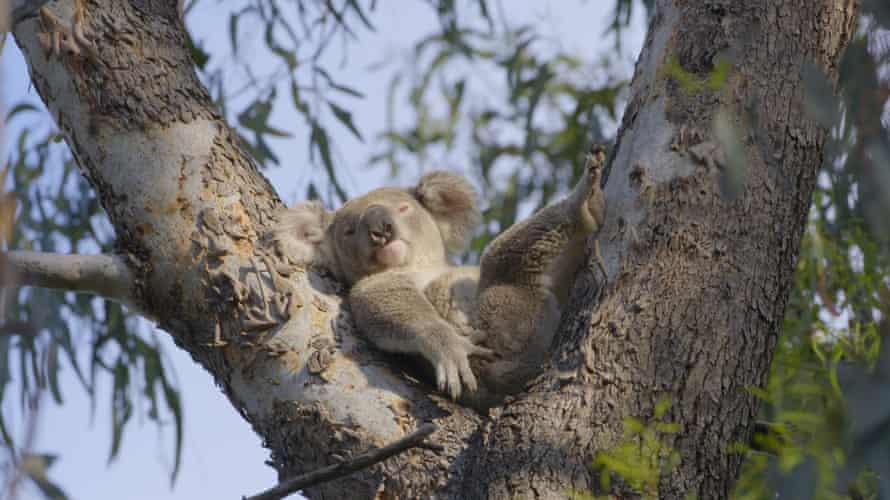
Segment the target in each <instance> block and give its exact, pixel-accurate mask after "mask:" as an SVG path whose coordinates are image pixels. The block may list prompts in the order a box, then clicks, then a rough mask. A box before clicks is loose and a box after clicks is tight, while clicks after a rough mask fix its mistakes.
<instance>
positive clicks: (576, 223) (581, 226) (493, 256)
mask: <svg viewBox="0 0 890 500" xmlns="http://www.w3.org/2000/svg"><path fill="white" fill-rule="evenodd" d="M604 158H605V154H604V153H603V152H602V151H597V152H596V153H594V154H591V155H589V156H588V158H587V161H586V164H585V169H584V174H583V175H582V177H581V180H579V181H578V184H577V185H576V186H575V188H574V189H573V190H572V192H571V193H570V194H569V196H567V197H566V198H565V199H563V200H561V201H559V202H557V203H554V204H553V205H550V206H548V207H545V208H543V209H542V210H540V211H538V212H537V213H535V214H533V215H532V216H530V217H529V218H528V219H526V220H524V221H522V222H519V223H518V224H515V225H513V227H511V228H510V229H508V230H507V231H505V232H503V233H501V235H499V236H498V237H497V238H495V240H494V241H493V242H492V243H491V244H490V245H489V246H488V248H487V249H486V251H485V254H484V255H483V256H482V262H481V265H480V278H479V292H480V293H482V292H484V290H485V289H486V288H488V287H490V286H493V285H495V284H512V285H517V286H520V287H523V288H537V289H547V290H550V291H554V292H559V293H557V296H558V298H560V299H562V298H563V296H564V295H565V292H564V291H563V290H556V289H557V288H559V287H560V286H561V285H564V284H565V283H564V282H565V281H566V280H561V279H560V280H557V279H556V278H564V277H569V276H571V274H573V273H574V272H575V271H577V266H578V265H580V264H581V261H582V260H583V257H584V254H585V250H586V249H585V243H586V239H587V237H588V236H590V235H592V234H595V233H596V232H598V231H599V229H600V228H601V227H602V225H603V222H604V220H605V212H606V207H605V197H604V196H603V192H602V189H601V188H600V185H599V184H600V176H601V173H602V163H603V160H604Z"/></svg>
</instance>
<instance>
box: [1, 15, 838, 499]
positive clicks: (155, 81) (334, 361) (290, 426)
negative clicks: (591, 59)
mask: <svg viewBox="0 0 890 500" xmlns="http://www.w3.org/2000/svg"><path fill="white" fill-rule="evenodd" d="M72 3H73V2H72ZM85 5H86V13H85V24H86V28H87V30H86V32H87V34H88V36H89V37H90V38H91V39H92V40H93V42H94V45H95V51H94V52H93V51H84V52H83V53H82V55H81V56H73V55H70V54H68V55H63V56H61V57H52V56H50V55H48V54H47V53H46V52H45V51H44V50H43V49H42V48H41V46H40V43H39V35H40V27H39V21H38V20H28V21H25V22H23V23H21V24H20V25H19V26H18V28H17V30H16V32H15V35H16V40H17V42H18V44H19V46H20V47H21V48H22V50H23V51H24V53H25V55H26V58H27V60H28V63H29V67H30V72H31V77H32V80H33V82H34V84H35V87H36V88H37V90H38V92H39V93H40V95H41V97H42V98H43V100H44V102H45V103H46V104H47V106H48V108H49V109H50V110H51V112H52V115H53V117H54V118H55V119H56V120H57V123H58V125H59V127H60V129H61V130H62V131H63V132H64V133H65V135H66V139H67V141H68V144H69V145H70V147H71V149H72V151H73V152H74V155H75V157H76V159H77V161H78V164H79V165H80V167H81V169H82V171H83V173H84V175H85V176H86V177H87V178H88V179H89V180H90V182H91V183H92V185H93V187H94V188H95V189H96V190H97V192H98V193H99V197H100V200H101V201H102V204H103V207H104V208H105V210H106V211H107V212H108V214H109V216H110V218H111V221H112V223H113V224H114V227H115V229H116V232H117V236H118V247H119V248H120V253H121V257H122V258H123V261H124V262H127V263H128V265H129V266H130V271H131V273H132V275H133V277H134V279H133V281H132V286H131V290H130V291H129V294H128V295H129V296H131V297H133V299H132V300H133V301H135V302H136V303H137V305H138V306H139V307H140V308H141V309H142V310H144V311H145V312H146V313H147V314H148V315H150V316H153V317H155V318H157V319H158V322H159V324H160V326H161V327H162V328H164V329H165V330H167V331H168V332H170V334H171V335H172V336H173V338H174V339H175V340H176V342H177V344H178V345H179V346H181V347H182V348H183V349H186V350H187V351H188V352H189V353H190V354H191V355H192V356H193V357H194V359H195V360H196V361H197V362H198V363H200V364H201V365H202V366H204V367H205V368H206V369H207V370H208V371H209V372H210V373H212V374H213V376H214V378H215V380H216V381H217V383H218V384H219V385H220V386H221V387H222V388H223V390H224V391H225V393H226V394H227V395H228V397H229V398H230V400H231V401H232V404H233V405H234V406H235V408H236V409H237V410H238V411H239V412H241V414H242V415H243V416H244V418H245V419H246V420H247V421H248V422H249V423H250V424H251V425H252V426H253V428H254V429H255V430H256V432H257V433H258V434H259V435H260V436H262V437H263V439H264V442H265V444H266V446H268V447H269V448H270V450H271V454H272V459H271V464H272V465H273V466H274V467H275V468H276V469H277V470H278V471H279V473H280V475H281V476H283V477H286V476H292V475H296V474H299V473H304V472H306V471H310V470H313V469H316V468H319V467H321V466H324V465H329V464H331V463H334V462H336V461H337V460H338V458H339V457H346V456H349V455H350V454H353V453H357V452H361V451H364V450H367V449H368V448H370V447H374V446H380V445H383V444H385V443H386V442H389V441H392V440H394V439H396V438H398V437H401V436H402V435H404V434H406V433H408V432H410V431H411V430H412V429H413V428H415V427H416V426H417V425H419V422H423V421H435V422H436V424H437V425H438V427H439V431H438V432H437V433H436V434H435V435H434V436H433V437H432V440H433V441H436V442H438V443H440V444H442V445H443V446H442V448H441V449H438V450H434V449H414V450H411V451H409V452H407V453H405V454H403V455H401V456H398V457H396V458H393V459H390V460H388V461H387V462H385V463H383V464H379V465H377V466H376V467H374V468H372V469H368V470H366V471H363V472H360V473H357V474H355V475H353V476H350V477H349V478H346V479H343V480H339V481H335V482H332V483H329V484H326V485H323V486H320V487H317V488H313V489H311V490H310V491H309V492H308V493H309V495H310V496H311V497H313V498H323V497H327V498H366V497H372V496H374V495H378V496H381V497H402V498H405V497H430V496H437V497H442V498H513V497H528V498H561V497H563V496H564V495H565V493H566V491H567V489H569V488H575V489H592V488H594V487H595V486H596V481H595V476H594V475H593V474H592V473H591V471H590V469H589V467H588V465H589V463H590V457H591V455H592V454H593V453H594V452H595V451H596V450H602V449H607V448H608V447H610V446H611V445H612V444H614V443H615V442H616V440H617V439H619V437H620V436H621V429H622V424H621V422H622V418H623V417H625V416H637V417H643V418H645V417H647V416H648V415H650V414H651V412H652V409H653V406H654V404H655V402H656V401H658V400H659V399H661V398H664V397H669V398H671V399H672V400H673V401H674V406H673V408H672V410H671V411H670V413H669V414H668V417H667V418H668V419H669V420H672V421H674V422H677V423H679V424H680V425H681V426H682V429H683V430H682V432H680V433H679V434H678V435H677V436H676V440H675V442H673V443H672V444H673V446H674V447H675V448H676V449H677V450H678V451H679V453H680V456H681V458H682V461H681V463H680V466H679V468H678V469H677V471H676V472H675V473H673V474H671V475H669V476H666V477H664V478H663V480H662V484H661V486H660V494H661V496H664V497H668V498H673V497H684V496H685V495H687V494H690V493H692V494H695V495H697V497H698V498H713V497H723V496H725V495H726V494H727V492H728V490H729V488H730V487H731V484H732V480H733V479H734V477H735V476H736V474H737V472H738V467H739V463H740V462H741V459H742V457H741V456H740V455H738V454H732V453H728V452H727V449H726V448H727V446H728V445H729V444H731V443H734V442H738V441H745V440H747V438H748V435H749V428H750V426H751V423H752V418H753V416H754V415H755V414H756V412H757V401H756V400H755V399H754V398H753V396H751V395H750V394H749V393H748V392H746V391H745V387H746V386H747V385H762V384H763V382H764V378H765V376H766V373H767V369H768V366H769V362H770V357H771V353H772V348H773V345H774V343H775V338H776V333H777V331H778V327H779V322H780V320H781V317H782V313H783V310H784V304H785V300H786V298H787V295H788V289H789V286H790V283H791V273H792V272H793V267H794V262H795V259H796V257H797V251H798V244H799V240H800V235H801V231H802V228H803V226H804V222H805V216H806V213H807V208H808V206H809V201H810V195H811V192H812V189H813V183H814V180H815V176H816V172H817V168H818V166H819V164H820V162H821V157H822V145H823V142H824V138H825V131H823V130H820V129H819V128H818V126H817V124H816V122H815V121H814V120H813V119H812V118H810V117H809V116H807V114H806V113H805V111H804V102H803V98H804V96H803V85H802V80H801V69H802V68H803V65H804V64H813V65H815V66H816V67H818V68H821V69H822V70H824V71H825V72H826V73H827V74H829V75H835V74H836V68H835V64H836V61H837V58H838V55H839V53H840V52H841V50H842V49H843V47H844V46H845V45H846V43H847V42H848V41H849V38H850V36H851V35H852V30H853V28H852V26H853V21H854V19H855V5H854V2H853V0H751V1H748V2H737V1H735V0H725V1H708V2H690V1H681V0H674V1H669V0H663V1H659V2H658V8H657V14H656V16H655V18H654V19H653V20H652V24H651V26H650V32H649V35H648V39H647V42H646V45H645V47H644V49H643V54H642V55H641V57H640V61H639V62H638V64H637V70H636V75H635V77H634V81H633V85H632V96H631V102H630V105H629V106H628V109H627V111H626V113H625V118H624V121H623V124H622V128H621V131H620V135H619V142H618V145H617V147H616V151H615V155H614V159H613V162H612V164H611V176H610V178H609V181H608V183H607V185H606V194H607V199H608V204H609V215H608V222H607V226H606V228H605V230H604V232H603V233H602V235H601V237H600V241H601V245H602V249H603V256H604V257H605V261H606V265H607V269H608V271H609V276H610V280H609V283H608V286H607V287H606V288H605V289H604V291H603V292H602V293H598V292H597V288H598V287H597V286H596V285H595V283H594V282H593V279H592V278H591V277H584V278H581V279H580V280H579V283H577V286H576V295H575V300H574V304H573V309H572V311H571V312H570V313H569V314H566V315H565V318H564V324H563V325H562V328H561V330H560V332H561V333H560V335H559V336H558V339H557V343H556V344H557V345H556V346H555V354H554V363H553V366H552V367H551V368H550V369H549V370H548V371H547V372H546V373H545V374H544V375H543V376H542V377H540V378H539V379H538V380H537V381H536V382H535V383H534V384H533V386H532V387H531V389H530V391H529V392H528V393H526V394H523V395H522V396H520V397H518V398H516V399H515V400H512V401H511V402H509V403H508V404H507V405H505V407H503V408H499V409H496V410H494V411H492V413H491V415H490V416H488V417H486V418H483V417H481V416H479V415H476V414H475V413H473V412H472V411H470V410H467V409H464V408H461V407H458V406H455V405H453V404H451V403H449V402H447V401H445V400H444V399H442V398H439V397H436V396H435V395H432V396H431V395H430V394H429V393H430V391H431V388H430V387H429V386H427V385H424V384H422V383H420V382H415V381H413V380H412V379H410V378H409V377H406V376H405V374H404V373H402V372H400V371H399V370H398V369H395V368H394V366H395V364H396V363H397V361H395V360H393V359H392V358H389V357H385V356H382V355H380V354H379V353H376V352H374V351H373V350H371V349H370V348H369V347H368V346H367V345H366V344H365V343H364V342H363V341H361V340H360V339H359V338H358V337H357V336H356V335H355V332H354V329H353V328H352V325H351V322H350V318H349V315H348V311H346V310H344V309H341V308H340V300H339V298H338V295H337V291H338V288H337V287H336V285H335V284H332V283H331V282H330V281H329V280H328V279H327V278H325V277H323V276H316V275H313V274H311V273H307V272H306V271H305V270H304V269H300V268H296V267H294V266H292V265H291V263H290V262H289V261H288V260H287V258H286V256H285V257H282V256H279V255H277V254H276V253H275V252H274V251H272V250H271V249H269V248H267V246H266V245H264V244H263V240H262V238H261V236H262V234H263V233H264V231H265V230H266V229H267V228H268V227H269V225H270V223H271V222H272V215H273V213H274V211H275V210H276V209H278V208H279V207H280V206H281V203H280V202H279V200H278V198H277V196H276V195H275V193H274V192H273V190H272V188H271V187H270V186H269V184H268V182H266V180H265V179H264V178H263V177H262V175H261V174H260V173H259V172H258V171H257V170H256V168H255V166H254V164H253V163H252V161H251V160H250V159H249V157H248V156H247V155H246V153H245V152H244V151H243V150H241V149H240V148H239V147H238V144H237V140H236V138H235V135H234V134H233V133H232V132H231V130H230V129H229V128H228V126H227V125H226V124H225V122H224V120H223V119H222V117H220V116H219V114H218V113H217V111H216V110H215V108H214V107H213V105H212V103H211V101H210V99H209V96H208V94H207V92H206V91H205V89H204V88H203V87H202V86H201V84H200V82H199V81H198V79H197V78H196V76H195V73H194V70H193V67H192V64H191V61H190V60H189V51H188V49H187V46H186V38H185V34H184V29H183V26H182V23H181V21H180V20H179V18H178V15H177V11H176V2H175V1H174V0H166V1H165V0H156V1H144V0H130V1H128V2H121V1H117V0H88V1H86V2H85ZM53 8H54V9H55V12H57V13H58V14H59V15H60V17H61V18H62V19H63V20H70V18H71V15H72V6H71V5H69V3H68V2H66V1H62V2H58V4H57V5H54V7H53ZM66 22H70V21H66ZM718 56H722V57H726V58H728V60H729V61H731V63H732V66H731V71H730V73H729V78H728V81H727V82H726V84H725V85H723V86H722V87H720V88H718V89H711V88H707V87H701V88H696V89H692V90H690V89H684V88H682V87H681V86H679V85H678V83H677V79H676V78H674V77H673V76H672V72H671V71H672V69H671V68H674V71H675V70H676V68H677V67H679V68H682V69H683V71H685V72H688V73H691V74H692V75H693V76H696V77H700V78H703V77H705V76H706V75H707V74H708V73H709V72H710V71H711V70H712V69H713V68H714V67H715V65H716V64H717V58H718ZM715 124H717V126H715ZM727 130H736V131H740V132H741V138H742V140H741V141H740V142H739V144H740V145H741V150H742V151H743V153H744V157H745V161H744V162H743V164H742V165H743V168H742V170H741V171H739V169H738V168H736V167H737V166H735V164H734V163H733V161H731V156H732V155H731V154H730V153H731V152H734V151H729V150H730V149H731V146H733V144H734V143H733V141H732V134H729V133H726V131H727ZM738 179H742V180H743V183H741V184H739V182H738ZM598 301H599V305H597V303H598ZM245 493H247V492H245Z"/></svg>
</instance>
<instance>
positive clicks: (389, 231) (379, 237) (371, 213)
mask: <svg viewBox="0 0 890 500" xmlns="http://www.w3.org/2000/svg"><path fill="white" fill-rule="evenodd" d="M364 219H365V221H364V222H365V225H366V226H367V228H368V235H369V236H370V237H371V242H372V243H373V244H374V245H377V246H383V245H385V244H387V243H389V242H390V241H392V239H393V232H394V226H395V223H394V221H393V219H392V216H391V215H390V213H389V210H387V209H386V207H382V206H380V205H372V206H370V207H368V210H367V211H365V217H364Z"/></svg>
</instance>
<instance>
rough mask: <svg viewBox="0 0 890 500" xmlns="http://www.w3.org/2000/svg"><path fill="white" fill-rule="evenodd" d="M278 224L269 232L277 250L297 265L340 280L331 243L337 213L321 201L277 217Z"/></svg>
mask: <svg viewBox="0 0 890 500" xmlns="http://www.w3.org/2000/svg"><path fill="white" fill-rule="evenodd" d="M276 218H277V219H278V223H277V224H275V225H274V226H273V227H272V230H271V231H270V232H269V236H270V239H271V240H272V242H273V245H274V248H275V249H276V251H277V252H278V253H279V255H280V256H281V257H283V258H286V259H288V260H290V261H291V262H293V263H294V264H299V265H304V266H309V265H315V266H321V267H324V268H325V269H328V270H330V271H331V272H333V273H334V274H336V275H338V276H339V274H340V273H339V268H338V266H337V261H336V257H335V256H334V253H333V248H332V246H331V243H330V241H329V239H328V228H329V227H330V225H331V221H333V220H334V213H333V212H328V211H327V210H326V209H325V208H324V205H322V204H321V202H320V201H318V200H313V201H306V202H303V203H298V204H296V205H294V206H292V207H290V208H287V209H284V210H281V211H280V212H278V213H277V214H276Z"/></svg>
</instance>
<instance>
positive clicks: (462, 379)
mask: <svg viewBox="0 0 890 500" xmlns="http://www.w3.org/2000/svg"><path fill="white" fill-rule="evenodd" d="M453 340H454V341H455V342H454V344H453V345H452V346H451V347H450V348H446V349H445V352H442V353H441V356H440V358H439V359H438V360H437V361H436V362H435V363H434V365H435V367H436V385H437V386H438V388H439V390H440V391H441V392H444V393H447V394H448V395H449V396H450V397H451V399H453V400H457V399H458V398H459V397H460V395H461V391H462V388H463V387H464V386H465V387H466V388H467V390H468V391H469V392H476V390H477V389H478V388H479V384H478V382H477V381H476V375H475V374H473V370H472V368H470V356H478V357H480V358H483V359H488V360H491V359H494V357H495V353H494V351H492V350H491V349H488V348H485V347H482V346H479V345H476V344H474V343H473V342H472V340H471V339H469V338H467V337H463V336H460V335H455V336H454V338H453Z"/></svg>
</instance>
